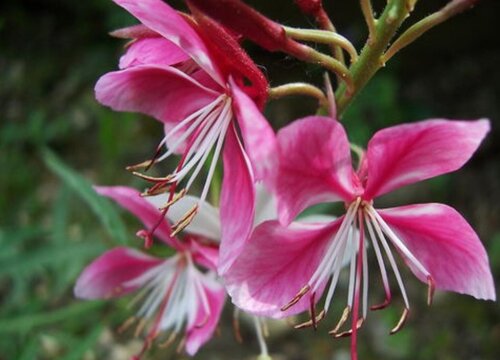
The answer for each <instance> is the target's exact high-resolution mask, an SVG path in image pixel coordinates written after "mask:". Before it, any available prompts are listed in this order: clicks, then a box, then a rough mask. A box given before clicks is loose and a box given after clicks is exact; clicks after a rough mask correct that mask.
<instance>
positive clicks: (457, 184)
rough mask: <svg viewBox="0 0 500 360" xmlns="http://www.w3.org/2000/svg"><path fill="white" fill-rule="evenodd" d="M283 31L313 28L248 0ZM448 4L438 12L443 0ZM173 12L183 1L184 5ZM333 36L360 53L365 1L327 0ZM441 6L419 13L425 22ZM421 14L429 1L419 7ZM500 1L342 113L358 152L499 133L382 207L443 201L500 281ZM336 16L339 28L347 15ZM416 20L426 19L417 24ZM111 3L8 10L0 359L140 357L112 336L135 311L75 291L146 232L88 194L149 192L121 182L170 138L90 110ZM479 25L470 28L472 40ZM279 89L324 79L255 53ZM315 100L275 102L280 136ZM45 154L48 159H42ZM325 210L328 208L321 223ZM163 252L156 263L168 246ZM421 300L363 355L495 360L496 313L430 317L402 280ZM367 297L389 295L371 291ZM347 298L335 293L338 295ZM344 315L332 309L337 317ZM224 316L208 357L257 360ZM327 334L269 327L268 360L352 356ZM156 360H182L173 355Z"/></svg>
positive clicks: (3, 24)
mask: <svg viewBox="0 0 500 360" xmlns="http://www.w3.org/2000/svg"><path fill="white" fill-rule="evenodd" d="M249 2H250V3H252V4H254V5H255V6H257V7H258V8H259V9H260V10H262V11H264V12H266V13H267V14H269V15H270V16H273V17H276V18H277V19H279V20H281V21H283V22H285V23H287V24H289V25H290V24H296V25H299V24H302V25H303V26H307V25H308V24H310V23H311V20H310V19H306V18H305V17H304V16H302V15H301V14H299V13H298V11H296V9H295V8H294V7H292V6H288V5H289V4H288V3H290V4H291V3H292V1H289V2H288V3H287V8H286V11H284V10H283V5H282V2H264V1H258V0H255V1H249ZM444 2H445V1H441V2H440V3H444ZM176 3H178V2H176ZM332 3H334V4H329V11H330V12H331V13H332V14H333V15H334V19H335V20H338V21H339V29H340V30H341V32H342V33H344V34H345V35H346V36H348V37H349V38H350V39H351V40H352V41H353V42H354V43H356V44H357V45H360V44H361V43H362V39H363V36H364V30H363V26H362V22H361V17H360V13H359V10H358V9H357V7H356V6H357V3H356V2H352V3H351V2H344V4H342V2H332ZM431 5H432V4H423V6H422V8H421V10H420V14H423V13H425V12H426V11H427V12H428V11H429V8H430V6H431ZM419 6H420V3H419ZM499 11H500V9H499V4H498V3H495V4H493V2H489V3H487V2H484V3H483V4H481V6H478V9H477V10H475V11H474V12H471V13H470V14H464V15H463V16H462V18H460V19H456V20H453V23H450V24H449V25H448V24H445V25H443V27H442V29H441V30H440V29H437V30H436V31H435V34H432V33H431V34H428V35H426V36H425V37H424V38H423V39H422V41H420V42H419V43H417V44H416V45H415V46H414V47H413V48H409V49H408V51H406V52H404V53H403V54H401V57H400V58H398V59H397V60H396V62H395V63H394V64H389V65H388V69H386V70H383V71H382V72H381V74H379V75H378V76H377V77H376V78H375V79H374V80H373V82H371V83H370V85H369V86H368V87H367V89H366V90H365V91H364V92H363V93H362V94H361V95H360V96H359V98H358V99H357V101H356V103H355V104H354V106H352V107H351V108H350V109H349V111H348V112H347V114H346V116H345V119H344V122H345V124H346V126H347V128H348V131H349V136H350V137H351V139H352V141H354V142H356V143H357V144H359V145H365V144H366V142H367V140H368V139H369V138H370V137H371V135H372V134H373V132H374V131H376V130H378V129H380V128H382V127H385V126H389V125H392V124H396V123H400V122H403V121H413V120H417V119H421V118H424V117H427V116H431V115H435V116H447V117H455V118H459V117H461V118H468V117H470V118H475V117H480V116H488V117H491V118H492V120H493V131H492V134H491V135H490V138H489V140H488V141H487V143H486V144H485V145H484V146H483V148H482V149H481V151H480V153H479V154H477V156H476V157H475V158H474V160H473V161H472V162H471V163H470V164H469V165H468V166H467V167H466V169H464V170H462V171H461V172H460V173H459V174H454V175H449V176H446V177H442V178H439V179H436V180H433V181H432V182H426V183H424V184H419V185H416V186H414V187H411V188H410V189H405V190H402V191H400V192H398V193H397V194H395V195H393V196H392V197H390V198H386V199H381V204H383V205H388V206H393V205H397V204H402V203H412V202H426V201H441V202H446V203H448V204H450V205H453V206H455V207H456V208H457V209H459V211H461V212H462V213H464V215H465V216H466V217H467V219H469V221H470V222H471V224H472V225H473V226H474V227H475V228H476V229H477V230H478V232H479V233H480V235H481V238H482V239H483V241H484V243H485V246H486V248H487V250H488V252H489V255H490V261H491V265H492V269H493V272H494V274H495V277H496V279H497V284H498V276H499V275H500V227H499V225H498V219H499V217H500V195H499V194H500V187H499V185H498V179H499V178H500V170H499V168H500V161H499V153H500V151H499V145H498V144H500V137H499V127H498V125H497V124H498V121H499V114H500V111H499V106H500V99H499V94H500V91H499V84H500V78H499V71H498V69H497V68H498V63H500V62H499V61H500V50H499V48H498V39H497V35H498V34H496V32H495V31H492V26H493V25H492V24H494V22H493V19H494V18H493V15H492V14H495V13H498V12H499ZM341 15H342V16H341ZM417 16H418V14H417ZM132 22H133V20H132V18H131V17H130V16H129V15H128V14H126V13H125V12H124V11H120V9H118V8H117V7H116V6H115V5H114V4H113V3H112V2H111V1H102V0H92V1H84V2H74V1H69V0H59V1H56V0H47V1H43V2H42V1H36V0H31V1H30V0H24V1H17V2H2V4H1V5H0V39H1V41H0V74H1V75H0V76H1V80H0V119H1V125H0V126H1V130H0V169H1V171H0V194H1V196H0V249H1V251H0V334H1V336H0V359H2V360H3V359H5V360H7V359H22V360H25V359H26V360H27V359H66V360H69V359H75V360H76V359H89V360H90V359H126V358H127V356H130V354H131V353H133V352H134V351H137V349H138V347H139V346H140V342H139V341H138V340H134V339H133V336H132V335H131V334H130V333H126V334H124V335H119V334H117V332H116V329H117V327H118V326H119V325H120V323H122V322H123V321H124V320H125V319H126V318H127V317H128V316H129V315H130V313H131V311H132V309H129V308H127V300H126V299H124V300H118V301H114V302H83V301H78V300H75V299H74V298H73V295H72V287H73V283H74V281H75V279H76V277H77V276H78V274H79V273H80V271H81V270H82V269H83V267H84V266H85V265H86V264H88V263H89V262H90V261H91V260H92V259H93V258H95V257H96V256H97V255H99V254H100V253H102V252H103V251H104V250H105V249H107V248H110V247H112V246H116V245H118V244H123V243H127V244H131V245H134V244H135V245H139V244H140V243H139V240H137V239H136V238H135V236H134V233H135V230H136V229H137V226H138V224H137V223H136V222H135V221H134V220H132V218H131V217H130V216H128V215H126V214H124V213H122V212H121V211H119V210H118V208H117V207H116V206H114V205H111V204H110V203H109V202H108V201H107V200H104V199H102V198H100V197H98V196H97V195H96V194H95V193H94V192H93V191H92V189H91V184H92V183H95V184H128V185H136V186H142V185H143V184H140V183H138V182H137V181H136V180H134V179H132V178H131V176H130V175H129V174H128V173H127V172H126V171H124V170H123V168H124V167H125V166H126V165H127V164H130V163H135V162H137V161H140V160H143V159H144V158H147V157H148V156H150V154H151V151H152V149H154V147H155V145H156V143H157V142H158V141H159V139H160V137H161V135H159V134H160V132H161V127H160V126H159V125H158V124H157V123H155V122H154V121H153V120H150V119H144V118H143V117H141V116H138V115H135V114H123V113H114V112H112V111H110V110H108V109H106V108H104V107H102V106H100V105H99V104H97V103H96V101H95V100H94V99H93V90H92V88H93V84H94V83H95V81H96V79H97V78H98V77H99V76H100V75H101V74H103V73H105V72H106V71H109V70H111V69H114V68H115V66H116V62H117V59H118V56H119V54H120V52H121V49H120V45H121V43H120V42H119V41H117V40H114V39H110V38H109V37H108V36H107V32H108V31H110V30H112V29H114V28H117V27H122V26H125V25H127V24H130V23H132ZM471 28H474V31H469V30H470V29H471ZM246 45H248V50H249V52H250V53H251V54H252V55H253V56H254V57H255V59H256V61H257V62H258V63H259V64H262V65H263V66H265V68H264V70H265V72H266V74H268V76H269V77H270V78H271V79H272V83H273V85H277V84H280V83H284V82H286V81H297V80H307V81H313V82H316V83H317V84H321V76H322V73H321V71H319V70H317V69H316V68H314V67H311V66H309V65H307V66H304V65H302V64H297V63H296V62H294V61H292V60H290V59H287V58H285V57H283V56H281V55H280V54H268V53H266V52H264V51H262V50H261V49H258V48H256V47H255V46H253V45H251V44H246ZM314 106H315V104H314V102H312V101H311V100H309V99H301V101H297V99H296V98H293V99H284V100H280V101H277V102H273V103H271V104H270V105H269V107H268V109H267V115H268V118H269V119H270V121H271V122H272V123H273V125H274V126H275V127H276V128H279V127H281V126H283V125H284V124H286V123H287V122H289V121H291V120H292V119H294V118H296V117H298V116H304V115H306V114H310V113H312V112H314ZM49 149H50V150H49ZM325 209H326V210H328V211H332V209H331V208H325V207H323V208H322V209H320V210H321V211H325ZM158 251H162V250H161V249H159V250H158ZM404 275H406V277H407V278H408V279H411V280H409V291H410V294H411V298H412V299H413V302H412V305H413V309H412V316H411V318H410V321H409V324H408V326H407V328H406V329H405V330H404V331H403V332H401V333H400V334H397V335H395V336H392V337H389V336H388V335H387V333H388V330H389V329H390V328H391V327H392V326H393V324H394V323H395V322H396V321H397V319H398V316H399V309H398V307H397V304H399V303H400V301H399V299H396V301H395V303H396V306H394V307H391V308H389V309H387V310H385V311H384V312H380V313H373V314H370V320H369V321H368V322H367V325H366V327H365V328H364V330H363V331H361V333H360V358H361V359H416V360H419V359H422V360H423V359H467V360H470V359H481V360H482V359H486V360H494V359H498V358H500V345H499V344H500V325H499V324H500V311H499V307H498V305H497V304H496V303H485V302H481V301H476V300H474V299H472V298H468V297H464V296H460V295H457V294H444V293H439V292H438V294H437V297H436V301H435V304H434V305H433V307H431V308H430V309H427V308H426V306H425V296H424V292H425V289H424V286H423V285H422V284H420V283H418V281H416V280H415V279H413V278H412V276H411V274H409V273H408V272H407V273H406V274H404ZM372 295H373V297H374V298H375V297H377V296H378V297H380V298H381V297H382V294H381V293H380V292H377V290H374V291H372ZM339 296H340V297H339V298H340V299H343V297H342V294H340V295H339ZM342 307H343V304H341V303H339V304H336V307H335V308H334V310H335V311H336V314H335V315H337V316H340V312H341V309H342ZM230 313H231V310H230V309H228V314H226V319H225V320H224V323H223V324H222V325H221V333H222V336H220V337H219V338H217V339H215V341H214V342H213V343H212V344H210V345H208V346H207V347H206V348H205V349H203V350H202V351H201V353H200V355H199V356H198V358H200V359H234V358H251V356H252V354H253V355H255V354H256V352H257V346H256V343H255V340H254V336H253V334H252V331H251V330H250V328H248V327H244V328H243V335H244V337H245V338H246V343H245V344H244V345H238V344H236V342H235V341H234V340H233V336H232V330H231V326H230V322H231V320H230ZM335 320H336V319H334V316H333V315H332V316H331V317H329V318H328V319H326V320H325V321H324V323H323V324H321V325H322V326H321V327H320V331H319V332H317V333H313V332H308V331H306V332H296V331H288V330H283V326H279V325H276V326H274V325H273V326H271V330H272V331H271V337H270V339H269V343H270V348H271V351H272V353H273V354H275V357H274V358H275V359H276V360H280V359H292V360H300V359H337V360H341V359H346V358H348V350H347V349H348V347H349V343H348V340H340V341H333V340H332V339H330V338H329V337H328V336H327V335H326V330H327V328H328V326H332V324H333V323H334V322H335ZM151 358H158V359H160V358H161V359H167V358H168V359H174V358H182V356H180V355H176V354H175V351H174V350H172V349H171V350H166V351H164V350H158V349H155V350H154V351H153V355H152V356H151Z"/></svg>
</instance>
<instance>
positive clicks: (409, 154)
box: [365, 119, 490, 199]
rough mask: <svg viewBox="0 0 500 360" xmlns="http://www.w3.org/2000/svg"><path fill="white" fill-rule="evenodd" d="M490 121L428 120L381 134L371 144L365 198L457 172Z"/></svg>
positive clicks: (474, 147) (484, 133)
mask: <svg viewBox="0 0 500 360" xmlns="http://www.w3.org/2000/svg"><path fill="white" fill-rule="evenodd" d="M489 129H490V123H489V121H488V120H484V119H483V120H478V121H452V120H442V119H437V120H426V121H421V122H417V123H413V124H403V125H397V126H393V127H390V128H387V129H384V130H381V131H379V132H377V133H376V134H375V135H374V136H373V138H372V139H371V140H370V142H369V143H368V150H367V154H366V156H367V162H368V176H367V184H366V191H365V198H367V199H372V198H373V197H375V196H379V195H382V194H385V193H388V192H389V191H392V190H395V189H397V188H399V187H401V186H404V185H408V184H412V183H415V182H417V181H422V180H425V179H429V178H432V177H434V176H438V175H442V174H446V173H449V172H451V171H455V170H457V169H459V168H460V167H462V166H463V165H464V164H465V163H466V162H467V160H469V159H470V157H471V156H472V154H473V153H474V152H475V151H476V150H477V148H478V147H479V144H480V143H481V141H482V140H483V139H484V137H485V135H486V134H487V133H488V131H489Z"/></svg>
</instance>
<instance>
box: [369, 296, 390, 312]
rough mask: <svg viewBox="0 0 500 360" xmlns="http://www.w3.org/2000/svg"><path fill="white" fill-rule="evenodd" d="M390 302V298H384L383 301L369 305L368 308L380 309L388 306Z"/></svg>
mask: <svg viewBox="0 0 500 360" xmlns="http://www.w3.org/2000/svg"><path fill="white" fill-rule="evenodd" d="M390 304H391V299H390V298H386V299H385V300H384V302H383V303H381V304H377V305H372V306H370V310H373V311H376V310H382V309H385V308H386V307H388V306H389V305H390Z"/></svg>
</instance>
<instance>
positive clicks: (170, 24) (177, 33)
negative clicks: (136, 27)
mask: <svg viewBox="0 0 500 360" xmlns="http://www.w3.org/2000/svg"><path fill="white" fill-rule="evenodd" d="M114 1H115V2H116V3H117V4H118V5H120V6H121V7H123V8H124V9H126V10H127V11H128V12H130V13H131V14H132V15H134V16H135V17H136V18H137V19H138V20H139V21H140V22H142V23H143V24H144V25H146V26H147V27H148V28H150V29H152V30H154V31H155V32H157V33H158V34H160V35H162V36H163V37H165V38H166V39H167V40H169V41H171V42H173V43H174V44H175V45H177V46H178V47H180V48H181V49H182V50H184V51H185V52H186V53H187V54H189V55H190V56H191V57H192V58H193V60H194V61H196V63H197V64H198V65H199V66H200V67H201V68H203V69H204V70H205V71H206V72H208V73H209V74H210V75H211V76H212V77H213V78H214V79H215V80H216V81H217V82H218V83H219V84H223V83H224V81H223V79H222V76H221V75H220V74H221V73H220V71H219V69H218V68H217V65H216V64H215V63H214V62H213V60H212V59H211V58H210V55H209V51H208V49H207V47H206V46H205V43H204V41H203V40H202V39H201V38H200V36H199V35H198V34H197V33H196V31H195V30H194V29H193V28H192V27H191V26H190V25H189V24H188V23H187V21H186V20H184V18H183V17H182V16H181V15H180V14H179V13H177V11H175V10H174V9H172V8H171V7H170V6H169V5H167V4H166V3H164V2H163V1H161V0H114Z"/></svg>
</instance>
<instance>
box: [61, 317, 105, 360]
mask: <svg viewBox="0 0 500 360" xmlns="http://www.w3.org/2000/svg"><path fill="white" fill-rule="evenodd" d="M103 329H104V327H103V326H100V325H99V326H97V327H96V328H94V329H93V330H92V331H91V332H90V334H88V335H87V336H86V337H84V338H83V339H82V341H80V342H78V343H77V344H76V345H74V347H73V349H72V351H70V352H69V353H68V354H66V356H64V357H63V358H62V359H61V360H80V359H83V358H84V355H85V353H86V352H87V351H88V350H89V349H91V348H92V347H93V346H94V344H95V343H96V342H97V340H98V339H99V336H100V335H101V333H102V330H103Z"/></svg>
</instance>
